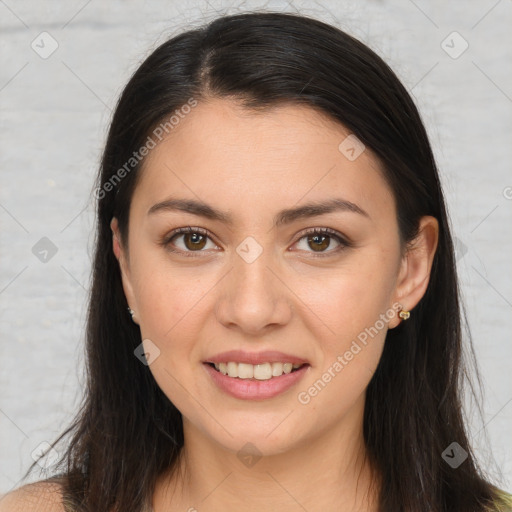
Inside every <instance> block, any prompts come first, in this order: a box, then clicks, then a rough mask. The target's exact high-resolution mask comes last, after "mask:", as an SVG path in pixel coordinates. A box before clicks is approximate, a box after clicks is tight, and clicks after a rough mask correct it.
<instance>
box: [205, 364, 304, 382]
mask: <svg viewBox="0 0 512 512" xmlns="http://www.w3.org/2000/svg"><path fill="white" fill-rule="evenodd" d="M214 364H215V368H216V369H217V370H219V371H220V372H221V373H222V374H224V375H228V376H229V377H238V378H239V379H252V378H255V379H258V380H268V379H271V378H272V377H279V376H281V375H282V374H283V373H290V372H291V371H292V369H293V368H299V367H300V366H302V365H301V364H292V363H262V364H255V365H253V364H247V363H235V362H233V361H230V362H229V363H214Z"/></svg>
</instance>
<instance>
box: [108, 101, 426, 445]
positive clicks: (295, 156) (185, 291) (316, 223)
mask: <svg viewBox="0 0 512 512" xmlns="http://www.w3.org/2000/svg"><path fill="white" fill-rule="evenodd" d="M348 135H349V132H348V131H347V130H345V129H344V128H343V127H342V126H341V125H340V124H338V123H335V122H334V121H332V120H330V119H328V118H327V117H324V116H323V115H321V114H319V113H317V112H316V111H314V110H312V109H309V108H307V107H303V106H284V107H280V108H278V109H274V110H272V111H267V112H265V113H257V114H256V113H251V112H248V111H246V110H243V109H242V108H241V107H239V106H237V105H236V104H235V103H233V102H230V101H228V100H220V99H216V100H212V101H210V102H208V103H203V102H200V103H199V104H198V106H196V107H195V108H194V109H192V110H191V112H190V113H188V114H187V115H186V116H184V117H183V119H181V120H180V122H179V124H178V125H177V126H176V127H174V129H173V130H172V131H171V132H170V134H169V136H168V137H167V138H166V139H164V140H163V141H162V142H161V143H160V144H158V145H157V146H156V147H155V148H154V149H152V150H151V151H150V153H149V155H148V156H147V157H146V160H145V164H144V170H143V174H142V177H141V181H140V182H139V184H138V186H137V188H136V190H135V193H134V196H133V201H132V204H131V210H130V220H129V242H128V248H126V247H124V248H123V247H122V244H121V246H120V245H119V244H118V242H117V238H114V251H115V252H116V255H117V256H118V257H119V258H120V262H121V268H122V271H123V286H124V290H125V293H126V296H127V300H128V304H129V305H130V307H131V308H132V309H133V310H134V311H135V319H136V322H137V323H138V324H139V325H140V329H141V339H143V340H145V341H144V348H145V350H146V351H147V352H149V354H150V356H148V358H149V362H150V365H149V369H150V371H151V372H152V374H153V375H154V378H155V379H156V381H157V382H158V385H159V386H160V387H161V389H162V390H163V392H164V393H165V394H166V395H167V397H168V398H169V400H171V401H172V402H173V403H174V404H175V405H176V407H177V408H178V409H179V410H180V411H181V413H182V415H183V418H184V421H185V422H188V424H189V425H191V426H193V427H194V428H195V429H196V430H198V431H201V432H202V434H203V435H204V436H207V437H208V438H210V439H211V440H214V441H216V442H218V443H220V444H221V445H223V446H224V447H227V448H229V449H232V450H234V451H238V450H240V449H241V448H242V447H244V446H245V445H246V443H248V442H249V443H252V445H254V446H256V447H257V449H258V450H259V452H261V453H263V454H271V453H280V452H283V451H286V450H288V449H290V448H292V447H293V446H297V445H299V444H304V443H311V442H312V441H313V440H316V439H318V438H319V437H321V434H322V433H326V432H328V431H330V432H335V431H336V429H341V428H344V427H343V425H345V426H346V425H347V424H348V423H347V422H348V421H349V418H358V419H357V421H359V420H360V414H361V412H362V410H363V404H364V392H365V389H366V387H367V385H368V383H369V381H370V379H371V377H372V375H373V373H374V371H375V369H376V367H377V364H378V362H379V358H380V355H381V352H382V349H383V344H384V340H385V336H386V331H387V329H388V328H392V327H394V326H396V325H397V324H398V322H399V321H400V320H399V319H398V317H397V315H396V313H397V302H398V303H400V304H402V305H403V307H404V308H406V309H412V307H413V306H414V305H415V303H416V302H417V301H418V300H419V295H421V294H422V290H419V291H417V292H416V295H415V294H414V290H413V289H415V288H414V286H415V283H416V282H418V281H419V280H421V274H422V271H423V274H428V270H429V268H430V267H429V263H428V262H426V263H425V264H424V265H423V266H422V265H421V264H420V263H418V264H417V265H416V264H414V265H411V264H410V262H409V266H408V265H407V264H406V259H405V258H402V257H401V246H400V242H399V233H398V226H397V220H396V210H395V204H394V199H393V196H392V193H391V191H390V189H389V188H388V186H387V184H386V182H385V181H384V179H383V177H382V175H381V172H380V170H379V165H378V162H377V160H376V158H375V157H374V156H373V155H372V153H371V152H370V150H369V149H368V148H366V149H364V150H363V151H362V152H361V150H362V149H363V148H362V147H361V146H357V144H356V142H357V141H356V142H354V140H353V139H351V138H349V139H347V140H346V137H347V136H348ZM359 153H360V154H359ZM170 200H179V201H183V202H185V201H188V202H190V203H189V206H191V205H192V203H193V204H194V205H195V206H194V208H193V209H191V211H188V212H187V211H184V209H183V208H179V209H178V208H173V207H172V204H171V203H168V204H167V206H166V203H165V202H166V201H170ZM334 201H338V203H337V204H338V207H337V208H332V209H331V211H329V212H328V213H323V214H321V213H320V211H319V210H318V209H315V207H312V206H311V207H309V208H305V207H306V205H312V204H314V203H315V204H321V205H326V204H333V202H334ZM183 204H185V203H182V205H183ZM155 205H157V206H155ZM158 205H160V206H158ZM199 205H204V206H201V207H200V206H199ZM322 208H324V206H321V207H320V210H321V209H322ZM212 211H215V212H218V213H219V215H210V213H211V212H212ZM295 211H296V212H297V214H295V213H293V212H295ZM207 214H208V215H207ZM228 218H229V222H228ZM112 227H113V230H114V232H115V233H116V234H118V232H117V225H116V221H115V220H114V222H113V224H112ZM186 227H191V228H192V231H193V232H192V233H178V234H176V235H175V236H173V232H174V230H176V229H178V228H186ZM196 228H199V230H200V232H199V233H197V232H194V230H195V229H196ZM312 229H317V230H319V231H324V230H326V229H329V230H332V232H331V233H327V234H325V233H323V234H322V233H320V234H309V235H308V231H310V230H312ZM333 233H334V234H333ZM337 236H339V238H337ZM126 249H128V253H127V252H126ZM427 259H428V255H427V258H426V259H425V261H426V260H427ZM427 267H428V268H427ZM415 269H416V270H415ZM422 269H423V270H422ZM411 272H413V273H414V272H416V274H417V275H416V277H415V276H414V275H413V276H412V277H411ZM418 276H419V277H418ZM411 280H412V281H411ZM425 286H426V284H425ZM416 288H418V286H416ZM419 288H421V286H420V287H419ZM423 291H424V289H423ZM388 320H389V322H388ZM232 350H240V351H243V352H246V354H245V355H246V356H247V358H248V359H247V361H250V360H253V361H256V360H254V359H251V358H250V356H254V355H256V356H257V355H260V354H261V353H262V352H264V351H272V352H275V351H278V352H281V353H284V354H287V355H286V356H283V355H279V354H275V353H274V354H264V355H263V356H262V357H261V358H260V359H262V360H260V361H259V362H260V363H262V364H261V365H260V366H257V367H253V366H248V365H241V366H239V365H238V364H231V365H229V366H230V371H231V372H233V371H239V372H241V373H242V375H249V373H247V374H245V373H244V372H246V371H247V372H250V371H251V370H252V371H253V372H256V374H257V376H258V377H257V378H254V377H253V379H252V380H245V379H242V378H240V377H231V376H229V375H228V376H223V375H222V374H221V373H220V372H217V370H215V369H214V368H212V367H211V366H210V365H208V364H207V363H208V362H211V361H214V360H216V359H215V356H217V355H219V354H221V353H223V352H226V351H232ZM220 358H221V360H222V358H224V360H225V362H226V363H227V362H228V361H229V362H232V363H238V362H240V360H243V359H244V357H243V355H240V354H238V355H234V356H220ZM295 361H299V362H307V365H306V366H303V367H302V369H300V371H299V372H297V374H295V372H293V374H286V373H285V374H284V375H282V376H280V377H279V376H278V377H273V378H272V379H270V380H265V378H266V377H268V373H266V372H268V371H274V370H275V371H276V373H278V370H279V365H267V364H263V363H264V362H268V363H272V362H281V363H287V362H295ZM141 364H142V363H141ZM232 375H234V374H232ZM253 375H254V373H253ZM281 382H282V383H285V384H287V385H286V386H284V384H281ZM283 388H284V389H283ZM354 421H356V420H354ZM359 427H360V424H359Z"/></svg>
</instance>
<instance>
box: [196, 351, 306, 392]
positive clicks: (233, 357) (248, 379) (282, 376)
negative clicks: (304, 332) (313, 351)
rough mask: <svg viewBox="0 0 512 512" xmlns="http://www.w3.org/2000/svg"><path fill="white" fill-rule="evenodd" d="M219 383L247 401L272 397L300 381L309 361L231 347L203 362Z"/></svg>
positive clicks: (227, 390)
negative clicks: (229, 349) (231, 348)
mask: <svg viewBox="0 0 512 512" xmlns="http://www.w3.org/2000/svg"><path fill="white" fill-rule="evenodd" d="M204 366H205V368H206V370H207V372H208V374H209V375H210V376H211V378H212V379H213V381H214V382H215V383H216V384H217V386H218V387H219V388H220V389H222V390H223V391H224V392H226V393H227V394H229V395H231V396H234V397H235V398H241V399H244V400H261V399H266V398H272V397H274V396H276V395H278V394H280V393H282V392H284V391H286V390H287V389H289V388H290V387H291V386H293V385H294V384H295V383H296V382H298V380H300V379H301V378H302V377H303V376H304V374H305V373H306V370H307V369H308V368H309V367H310V364H309V363H308V362H307V361H306V360H304V359H302V358H299V357H297V356H293V355H290V354H285V353H283V352H278V351H263V352H257V353H256V352H245V351H242V350H231V351H229V352H223V353H221V354H217V355H215V356H212V357H209V358H208V359H207V360H206V361H204Z"/></svg>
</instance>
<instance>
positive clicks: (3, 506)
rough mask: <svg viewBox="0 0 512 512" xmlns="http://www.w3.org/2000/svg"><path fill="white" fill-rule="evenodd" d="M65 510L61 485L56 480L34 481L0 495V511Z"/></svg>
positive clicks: (55, 511)
mask: <svg viewBox="0 0 512 512" xmlns="http://www.w3.org/2000/svg"><path fill="white" fill-rule="evenodd" d="M29 511H30V512H65V509H64V505H63V504H62V487H61V485H60V484H59V483H56V482H45V481H41V482H34V483H31V484H27V485H24V486H22V487H20V488H18V489H15V490H14V491H11V492H9V493H7V494H2V495H0V512H29Z"/></svg>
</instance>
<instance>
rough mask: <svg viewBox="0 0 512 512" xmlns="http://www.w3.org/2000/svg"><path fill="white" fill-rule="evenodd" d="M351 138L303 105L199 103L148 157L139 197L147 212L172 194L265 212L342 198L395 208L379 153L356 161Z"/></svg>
mask: <svg viewBox="0 0 512 512" xmlns="http://www.w3.org/2000/svg"><path fill="white" fill-rule="evenodd" d="M349 136H350V137H349ZM347 137H349V139H347ZM353 137H354V136H353V135H351V134H350V132H349V131H348V130H347V129H346V128H345V127H344V126H343V125H342V124H340V123H338V122H336V121H335V120H333V119H331V118H330V117H329V116H327V115H326V114H323V113H321V112H319V111H317V110H314V109H312V108H310V107H307V106H304V105H292V104H287V105H281V106H279V107H277V108H272V109H267V110H264V111H258V112H255V111H250V110H247V109H244V108H243V107H242V106H241V105H240V104H238V103H235V102H233V101H231V100H226V99H214V100H209V101H207V102H199V103H198V105H197V106H196V107H195V108H193V109H191V110H190V112H189V113H188V114H186V115H183V116H182V118H181V119H180V121H179V123H178V124H177V125H175V126H174V127H173V128H172V130H171V131H170V133H169V135H167V136H166V137H165V138H164V139H163V140H162V141H161V142H160V143H159V144H157V146H156V147H155V148H154V149H152V150H151V151H150V152H149V154H148V156H147V157H146V158H145V161H144V166H143V169H142V171H141V172H142V177H141V180H140V182H139V185H138V187H137V189H136V191H135V195H134V202H135V201H136V200H137V202H138V203H139V205H140V206H141V207H144V208H145V209H146V210H147V209H148V208H150V207H151V206H152V205H153V204H154V203H156V202H158V201H162V200H163V199H165V197H166V195H172V196H179V197H186V198H195V199H199V198H200V199H201V200H203V201H205V202H208V203H210V204H215V205H222V204H230V205H232V204H237V205H238V207H239V208H243V209H245V210H247V209H253V211H256V209H258V213H261V209H263V210H264V211H267V210H268V208H269V203H270V204H275V206H276V208H275V209H276V210H277V209H281V208H282V207H284V206H286V205H295V204H297V203H300V202H301V201H302V202H308V201H314V200H318V199H325V198H326V195H327V196H329V197H334V196H340V195H341V196H343V197H344V199H346V200H348V201H353V202H361V201H363V202H364V203H365V204H366V205H367V206H368V207H369V203H372V201H373V202H375V201H377V200H379V201H380V202H381V203H382V202H384V203H385V205H384V207H387V208H388V209H389V207H390V206H391V207H392V205H393V199H392V195H391V191H390V190H389V188H388V185H387V183H386V182H385V180H384V178H383V175H382V171H381V169H380V165H379V162H378V160H377V158H376V157H375V156H374V155H373V154H372V153H371V151H370V150H369V149H368V148H366V149H364V151H362V153H361V154H360V155H359V156H357V153H355V154H356V156H357V158H355V159H354V158H353V156H354V151H352V153H347V152H346V149H347V147H348V148H349V149H351V148H350V146H352V147H354V140H353ZM347 141H348V142H347ZM356 144H357V142H356ZM360 149H361V147H360V146H356V147H355V151H357V152H359V151H360ZM356 199H357V201H356ZM363 208H364V207H363ZM365 209H366V208H365Z"/></svg>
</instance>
